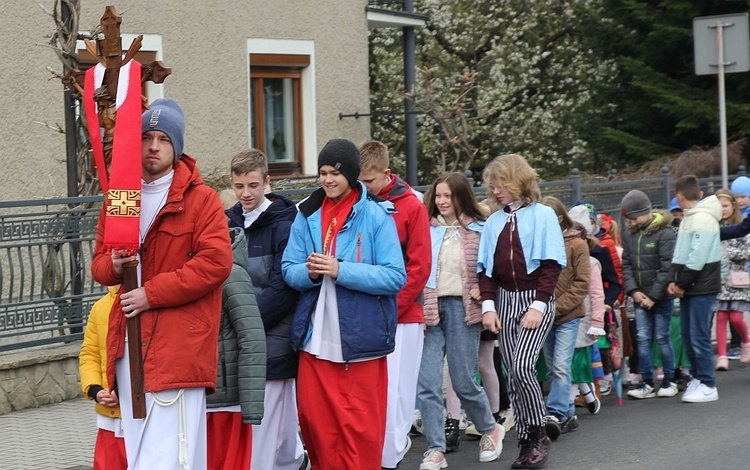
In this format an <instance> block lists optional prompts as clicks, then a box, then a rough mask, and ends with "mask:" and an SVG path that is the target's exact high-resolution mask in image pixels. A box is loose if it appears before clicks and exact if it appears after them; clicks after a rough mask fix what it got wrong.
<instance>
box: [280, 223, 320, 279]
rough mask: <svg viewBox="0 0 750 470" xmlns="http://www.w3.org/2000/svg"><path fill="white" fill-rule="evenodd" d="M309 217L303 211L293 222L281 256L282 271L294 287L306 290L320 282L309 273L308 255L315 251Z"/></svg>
mask: <svg viewBox="0 0 750 470" xmlns="http://www.w3.org/2000/svg"><path fill="white" fill-rule="evenodd" d="M309 232H310V230H309V228H308V223H307V219H306V218H305V216H304V215H302V213H301V212H299V213H297V216H296V217H295V219H294V222H293V223H292V228H291V230H290V231H289V240H288V241H287V244H286V248H285V249H284V254H283V255H282V257H281V273H282V275H283V276H284V281H286V283H287V285H289V287H291V288H292V289H295V290H298V291H300V292H305V291H307V290H309V289H311V288H313V287H315V286H317V285H319V284H320V282H319V281H318V282H316V281H313V280H312V279H310V276H309V275H308V273H307V265H306V263H307V257H308V256H309V255H310V254H311V253H313V252H314V251H315V247H314V246H313V241H312V238H311V236H310V235H309Z"/></svg>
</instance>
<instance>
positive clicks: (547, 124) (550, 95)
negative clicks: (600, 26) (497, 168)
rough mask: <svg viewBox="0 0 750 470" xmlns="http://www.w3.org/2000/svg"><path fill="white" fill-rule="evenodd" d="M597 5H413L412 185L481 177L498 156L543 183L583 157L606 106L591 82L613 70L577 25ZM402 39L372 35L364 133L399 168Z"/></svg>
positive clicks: (433, 1)
mask: <svg viewBox="0 0 750 470" xmlns="http://www.w3.org/2000/svg"><path fill="white" fill-rule="evenodd" d="M599 4H600V0H564V1H560V0H537V1H535V2H528V1H523V0H508V1H504V2H495V1H479V2H476V1H466V0H454V1H451V2H445V1H441V0H416V1H415V2H414V7H415V11H419V12H420V13H424V14H427V15H428V16H429V18H430V19H429V21H428V25H427V27H426V28H424V29H421V30H418V31H417V57H416V62H417V68H418V76H417V82H418V83H417V87H416V89H415V90H413V91H411V90H409V91H410V93H406V96H408V97H409V99H413V100H414V102H415V105H416V108H417V110H418V111H420V112H421V113H422V114H420V116H419V118H418V122H419V132H418V134H419V136H418V145H419V152H418V154H419V157H418V158H419V172H420V174H419V180H420V181H428V180H431V179H432V177H433V176H434V175H435V174H437V173H439V172H442V171H446V170H466V169H472V170H480V169H481V168H482V167H483V166H484V165H485V163H487V161H489V160H490V159H492V158H494V157H495V156H498V155H500V154H503V153H509V152H514V153H521V154H523V155H524V156H526V157H527V158H528V159H529V160H530V162H531V163H532V164H533V165H534V166H535V167H536V168H538V169H539V171H540V172H541V173H542V174H543V175H545V176H554V175H562V174H566V173H567V172H568V170H569V169H570V166H571V164H579V163H580V162H583V161H586V160H589V159H590V158H591V150H590V149H589V145H588V143H587V142H586V140H585V139H584V138H583V137H582V136H583V132H582V130H584V129H586V127H587V126H589V125H591V124H592V123H594V122H595V121H596V120H597V119H598V116H600V115H601V114H602V113H608V112H610V111H611V106H610V105H609V104H604V105H602V104H600V103H598V102H597V83H601V82H606V81H608V80H610V79H611V77H613V76H614V74H615V72H616V70H615V66H614V62H613V61H610V60H602V59H601V58H599V57H597V56H596V54H595V53H594V52H593V51H592V48H591V47H589V46H588V43H587V41H588V39H587V37H586V35H585V31H584V26H585V25H584V24H582V21H581V18H588V17H590V16H592V15H595V14H597V13H598V11H597V10H598V8H599ZM400 36H401V33H400V31H398V30H388V29H378V30H374V31H373V32H372V33H371V42H370V43H371V46H370V59H371V60H370V64H371V65H370V66H371V77H372V98H371V100H372V103H371V104H372V110H373V112H374V113H375V114H376V116H375V117H374V118H373V125H372V132H373V136H374V137H375V138H377V139H380V140H383V141H384V142H386V143H387V144H388V145H389V146H391V148H392V149H393V151H392V153H393V155H394V157H395V158H394V162H393V164H392V166H393V167H394V168H395V169H396V170H397V171H398V170H400V169H402V167H401V166H399V165H403V162H400V161H399V160H398V156H399V155H402V154H403V134H404V132H403V121H404V120H403V116H400V115H398V114H387V113H385V114H383V115H377V114H378V112H382V111H399V110H401V109H402V102H403V99H404V93H405V90H403V86H402V83H403V79H402V77H403V64H402V59H401V58H402V55H401V54H402V45H401V37H400Z"/></svg>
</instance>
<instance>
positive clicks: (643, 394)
mask: <svg viewBox="0 0 750 470" xmlns="http://www.w3.org/2000/svg"><path fill="white" fill-rule="evenodd" d="M628 396H629V397H630V398H637V399H639V400H641V399H644V398H654V397H655V396H656V393H654V387H652V386H651V385H649V384H647V383H644V384H643V385H641V386H640V387H638V388H634V389H633V390H629V391H628Z"/></svg>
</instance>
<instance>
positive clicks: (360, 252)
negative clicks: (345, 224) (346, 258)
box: [357, 233, 362, 263]
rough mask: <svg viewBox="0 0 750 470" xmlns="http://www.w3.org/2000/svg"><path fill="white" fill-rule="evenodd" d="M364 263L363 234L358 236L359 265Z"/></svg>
mask: <svg viewBox="0 0 750 470" xmlns="http://www.w3.org/2000/svg"><path fill="white" fill-rule="evenodd" d="M361 262H362V234H361V233H358V234H357V263H361Z"/></svg>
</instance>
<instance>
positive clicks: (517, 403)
mask: <svg viewBox="0 0 750 470" xmlns="http://www.w3.org/2000/svg"><path fill="white" fill-rule="evenodd" d="M535 294H536V291H535V290H527V291H520V292H511V291H507V290H505V289H503V288H502V287H501V288H499V289H498V290H497V314H498V316H499V317H500V323H501V325H502V327H501V329H500V335H499V339H500V352H501V354H502V357H503V361H504V362H505V367H506V368H507V370H508V396H509V397H510V402H511V405H512V406H513V411H514V413H515V416H516V433H517V435H518V438H519V439H527V438H528V435H529V428H530V427H532V426H534V427H535V426H543V425H544V415H545V414H546V411H547V409H546V406H545V404H544V397H543V396H542V389H541V387H540V386H539V382H538V381H537V375H536V362H537V359H539V353H540V352H541V350H542V346H543V345H544V340H545V338H546V337H547V334H548V333H549V331H550V329H551V328H552V323H553V322H554V319H555V299H554V296H553V297H552V298H551V299H550V301H549V302H548V303H547V311H546V313H545V314H544V315H543V316H542V324H541V326H539V328H535V329H533V330H530V329H526V328H522V327H521V319H522V318H523V315H524V314H525V313H526V311H527V310H528V308H529V306H530V305H531V303H532V302H533V301H534V296H535Z"/></svg>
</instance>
